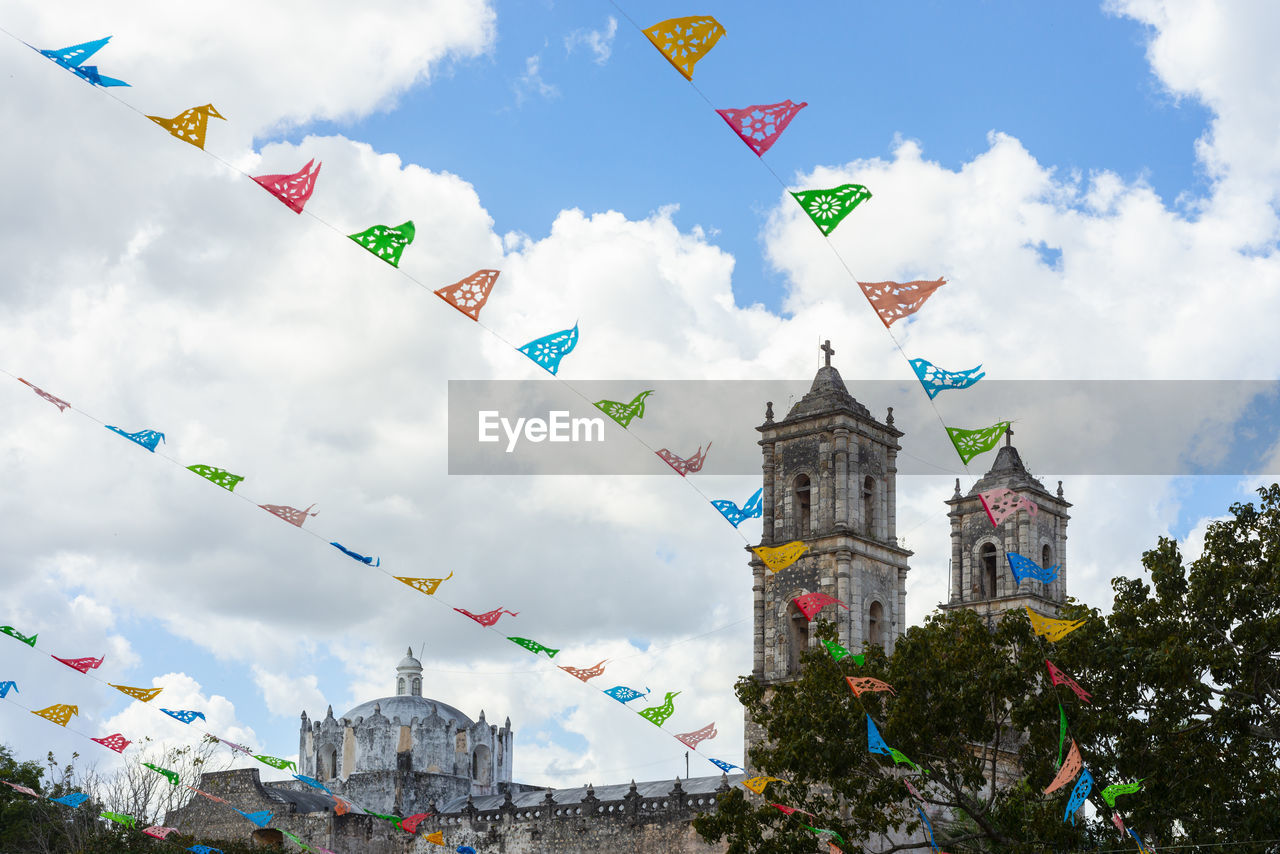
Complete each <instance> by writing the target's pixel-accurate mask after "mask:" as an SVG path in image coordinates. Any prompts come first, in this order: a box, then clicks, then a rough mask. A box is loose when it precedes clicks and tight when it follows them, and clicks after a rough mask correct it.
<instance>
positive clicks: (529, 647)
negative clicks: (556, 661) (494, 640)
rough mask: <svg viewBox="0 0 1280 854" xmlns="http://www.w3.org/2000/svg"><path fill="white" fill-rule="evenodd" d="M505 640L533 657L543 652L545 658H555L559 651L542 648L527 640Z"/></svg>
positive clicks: (546, 647)
mask: <svg viewBox="0 0 1280 854" xmlns="http://www.w3.org/2000/svg"><path fill="white" fill-rule="evenodd" d="M507 640H509V641H511V642H512V643H518V644H520V646H522V647H524V648H525V649H527V650H529V652H531V653H533V654H534V655H537V654H538V653H540V652H545V653H546V654H547V658H555V657H556V653H557V652H559V651H560V650H558V649H552V648H551V647H549V646H543V645H542V644H540V643H538V642H537V641H535V640H529V639H528V638H507Z"/></svg>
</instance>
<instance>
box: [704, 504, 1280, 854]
mask: <svg viewBox="0 0 1280 854" xmlns="http://www.w3.org/2000/svg"><path fill="white" fill-rule="evenodd" d="M1260 495H1261V497H1262V504H1261V507H1260V508H1255V507H1253V506H1252V505H1247V504H1246V505H1241V504H1238V505H1234V506H1232V508H1231V513H1232V516H1233V518H1231V519H1228V520H1226V521H1223V522H1218V523H1215V524H1214V525H1212V526H1211V527H1210V529H1209V532H1208V535H1207V537H1206V540H1205V549H1204V553H1203V555H1202V556H1200V557H1199V558H1198V559H1197V560H1195V561H1193V562H1192V563H1191V564H1190V565H1184V564H1183V561H1182V558H1181V555H1180V554H1179V553H1178V549H1177V546H1176V544H1175V543H1173V542H1172V541H1170V540H1167V539H1161V540H1160V541H1159V542H1158V544H1157V545H1156V547H1155V548H1154V549H1152V550H1151V551H1149V552H1147V553H1146V554H1145V555H1144V557H1143V563H1144V566H1145V567H1146V569H1147V571H1148V572H1149V573H1150V576H1151V584H1150V585H1149V584H1147V583H1145V582H1143V581H1141V580H1133V579H1126V578H1117V579H1115V580H1114V581H1113V582H1112V584H1113V587H1114V589H1115V593H1116V595H1115V602H1114V605H1113V610H1112V613H1111V614H1109V615H1107V616H1105V617H1104V616H1103V615H1102V614H1100V613H1099V612H1098V611H1096V610H1094V609H1090V608H1086V607H1083V606H1081V605H1078V604H1075V603H1071V602H1069V603H1068V604H1067V605H1066V606H1065V607H1064V608H1063V613H1062V615H1061V616H1063V617H1065V618H1069V619H1081V620H1084V624H1083V626H1082V627H1081V628H1079V629H1077V630H1075V631H1074V632H1072V633H1071V634H1069V635H1067V636H1066V637H1065V638H1063V639H1062V640H1060V641H1059V642H1057V643H1053V644H1050V643H1047V642H1046V641H1045V640H1044V639H1043V638H1039V637H1036V636H1035V635H1034V633H1033V632H1032V630H1031V626H1030V623H1029V621H1028V619H1027V617H1026V615H1025V613H1024V612H1013V613H1010V614H1008V615H1007V616H1005V617H1004V618H1003V619H1001V620H999V621H996V622H995V623H994V624H993V625H989V624H988V622H987V621H986V620H985V619H983V618H981V617H979V616H977V615H976V614H974V613H972V612H969V611H965V610H958V611H950V612H945V613H940V614H935V615H933V616H931V617H930V618H929V619H928V620H927V621H926V622H925V624H924V625H922V626H914V627H912V628H910V629H908V630H907V632H906V633H905V634H904V635H903V636H902V637H901V638H900V639H899V640H898V641H897V644H896V648H895V651H894V654H893V656H892V657H886V656H885V655H884V653H883V652H882V651H881V650H880V648H879V647H872V648H871V649H869V650H867V655H866V661H865V664H863V665H857V664H854V663H853V661H852V659H851V658H846V659H844V660H843V661H841V662H836V661H834V660H833V659H832V657H831V656H830V655H828V654H827V652H826V651H825V650H822V649H821V648H818V649H817V650H812V651H810V652H808V653H807V654H806V655H805V657H804V668H803V670H802V673H801V675H800V677H799V678H798V679H796V680H795V681H793V682H789V683H786V684H782V685H779V686H776V687H775V688H773V689H770V690H766V688H765V687H764V686H762V685H760V684H759V683H758V682H756V681H755V680H754V679H752V678H750V677H746V678H743V679H741V680H739V683H738V686H737V692H738V697H739V699H740V700H741V701H742V702H743V704H744V706H746V708H747V710H748V713H749V715H750V716H751V718H752V720H754V721H755V722H757V723H758V724H759V725H760V726H761V727H762V728H763V729H764V731H765V733H766V735H767V739H768V746H765V747H761V748H758V749H756V750H754V751H753V752H752V754H751V757H750V759H751V765H752V768H753V770H754V771H756V772H758V773H760V774H767V775H771V776H776V777H781V778H783V779H784V780H785V781H786V782H775V783H771V784H770V785H769V788H768V789H767V790H766V792H765V797H763V798H760V797H756V796H755V795H752V794H749V793H747V792H746V791H745V790H743V789H742V788H740V787H738V788H735V790H733V791H731V792H729V793H728V794H726V795H724V796H722V797H721V799H720V801H719V805H718V809H717V811H716V812H715V813H711V814H708V815H705V816H702V817H700V818H699V819H697V820H696V821H695V827H696V828H697V830H698V832H699V833H700V834H701V835H702V836H703V837H704V838H706V839H708V840H727V841H728V844H729V851H730V852H733V854H742V853H744V852H806V854H811V852H813V851H814V850H815V834H814V832H813V831H812V830H811V829H806V828H807V827H808V828H825V829H830V830H834V831H835V832H836V833H838V834H839V835H840V837H841V838H843V839H844V840H846V841H847V842H848V848H849V849H850V850H856V849H857V848H858V847H860V846H861V845H863V844H865V845H866V848H867V850H872V851H880V852H889V851H898V850H912V849H927V848H928V847H929V842H928V839H927V836H926V835H925V830H924V825H923V823H922V822H921V820H920V818H919V814H918V813H917V811H916V807H917V805H922V806H924V807H925V809H926V810H927V812H928V813H929V814H930V815H934V814H935V813H937V812H940V813H941V814H942V815H944V816H948V817H949V820H947V821H935V822H934V828H933V829H934V832H935V834H936V837H937V843H938V845H939V846H940V847H941V848H942V849H943V850H958V849H963V850H983V851H993V852H1022V851H1028V852H1029V851H1045V850H1054V849H1058V850H1067V849H1073V850H1079V849H1082V848H1094V847H1103V848H1107V849H1117V850H1134V849H1135V847H1136V846H1135V844H1134V842H1133V840H1132V839H1131V838H1129V837H1128V836H1127V835H1124V836H1121V835H1118V834H1119V831H1118V829H1117V828H1116V827H1114V826H1113V823H1112V819H1111V817H1112V813H1113V810H1112V808H1111V807H1109V806H1108V805H1107V804H1106V803H1105V802H1104V801H1103V798H1102V797H1101V790H1102V789H1103V787H1105V786H1107V785H1109V784H1113V783H1127V782H1132V781H1136V780H1139V779H1141V780H1142V788H1141V789H1140V790H1139V791H1138V792H1136V793H1133V794H1127V795H1122V796H1120V797H1119V799H1118V800H1117V802H1116V807H1115V810H1114V812H1116V813H1118V814H1119V815H1120V816H1121V817H1122V818H1123V821H1124V822H1125V824H1126V826H1128V827H1130V828H1133V829H1134V830H1136V831H1137V832H1138V833H1139V834H1141V836H1142V837H1143V839H1144V841H1145V842H1147V843H1148V844H1155V845H1159V846H1164V845H1175V844H1177V845H1187V844H1193V845H1194V844H1209V843H1223V842H1231V843H1236V844H1237V846H1238V847H1234V848H1233V850H1242V851H1248V850H1258V851H1262V850H1268V849H1267V847H1266V844H1265V843H1263V842H1262V841H1261V840H1274V839H1276V838H1277V837H1280V819H1277V818H1276V816H1277V815H1280V803H1278V800H1280V796H1278V795H1277V791H1278V789H1280V716H1278V714H1277V709H1278V704H1280V672H1278V669H1280V571H1278V570H1280V566H1278V565H1277V562H1280V486H1272V487H1270V488H1269V489H1265V490H1260ZM818 634H819V636H820V637H825V638H827V639H831V638H832V637H833V629H832V627H831V626H830V625H827V624H820V625H819V627H818ZM1045 659H1049V660H1052V661H1053V663H1054V664H1055V665H1057V666H1058V667H1059V668H1060V669H1061V670H1063V671H1065V672H1066V673H1067V674H1069V675H1070V676H1072V677H1073V678H1074V679H1075V680H1076V681H1077V682H1078V683H1079V684H1080V685H1081V686H1082V687H1083V689H1084V690H1086V691H1088V692H1089V693H1090V694H1091V695H1092V696H1091V698H1090V699H1091V702H1086V701H1084V700H1083V699H1081V698H1079V697H1077V696H1076V695H1075V694H1074V693H1073V692H1071V691H1070V690H1069V689H1068V688H1067V687H1066V686H1053V685H1052V684H1051V682H1050V679H1049V674H1048V670H1047V668H1046V666H1045ZM849 676H853V677H858V676H871V677H875V678H878V679H881V680H883V681H884V682H887V683H888V684H889V685H891V686H893V688H894V689H895V692H896V693H895V694H890V693H888V692H864V693H863V694H862V695H861V696H860V697H858V696H855V695H854V694H853V693H852V692H851V691H850V690H849V688H848V687H847V686H846V684H845V681H844V677H849ZM1060 709H1061V712H1060ZM1060 714H1061V715H1064V716H1065V718H1066V720H1067V721H1068V723H1069V731H1068V735H1067V744H1070V742H1071V741H1072V740H1074V741H1075V742H1076V743H1077V744H1078V747H1079V751H1080V754H1081V756H1082V758H1083V760H1084V765H1085V767H1086V768H1087V769H1089V771H1090V773H1091V774H1092V776H1093V777H1094V779H1095V781H1096V785H1095V788H1094V790H1093V792H1092V793H1091V796H1090V803H1091V804H1092V808H1091V809H1090V808H1086V809H1085V810H1084V811H1083V812H1082V813H1080V814H1079V815H1077V816H1076V817H1075V821H1074V823H1072V822H1071V821H1068V820H1065V819H1066V818H1067V816H1066V805H1067V803H1068V800H1069V797H1070V789H1071V786H1070V785H1068V786H1066V787H1063V788H1061V789H1059V790H1058V791H1056V792H1053V793H1051V794H1048V795H1046V794H1044V792H1043V790H1044V788H1045V787H1046V786H1047V785H1048V784H1049V782H1050V781H1051V780H1052V779H1053V777H1054V775H1055V773H1056V771H1057V768H1058V765H1059V756H1060V750H1061V748H1060V742H1059V732H1060V730H1059V720H1060ZM868 715H870V717H871V718H872V719H873V720H874V722H875V724H876V726H877V728H878V729H879V731H880V733H881V734H882V736H883V737H884V740H885V741H886V742H887V743H888V744H889V745H891V746H892V747H894V748H896V749H897V750H899V751H901V752H902V753H903V754H905V755H906V756H907V757H909V758H910V759H912V760H913V761H914V762H915V763H917V764H918V765H919V766H920V767H921V769H922V770H919V771H917V770H914V769H913V768H911V767H910V766H908V765H906V764H905V763H898V764H895V763H894V762H893V760H892V759H891V758H890V757H887V756H881V755H877V754H873V753H870V752H869V751H868V749H867V748H868V743H867V723H866V722H867V716H868ZM904 781H909V782H911V784H912V785H913V786H914V788H915V789H916V791H917V792H919V793H920V794H921V795H922V796H923V798H924V799H925V801H926V802H927V803H925V804H920V803H919V802H918V801H916V800H915V799H914V798H913V797H912V796H911V795H910V794H909V793H908V791H907V787H906V785H905V782H904ZM775 802H776V803H781V804H783V805H786V806H790V807H797V808H800V809H803V810H806V811H808V812H810V813H812V814H813V815H812V816H804V815H801V814H799V813H797V814H793V815H791V816H787V815H784V814H783V813H782V812H781V811H779V810H777V809H775V808H774V807H772V806H770V804H771V803H775ZM801 819H802V820H801ZM1251 841H1254V842H1255V845H1254V846H1253V847H1250V846H1249V845H1248V844H1245V845H1239V843H1249V842H1251ZM1274 845H1275V843H1274V842H1272V843H1271V846H1272V848H1270V849H1269V850H1275V849H1274Z"/></svg>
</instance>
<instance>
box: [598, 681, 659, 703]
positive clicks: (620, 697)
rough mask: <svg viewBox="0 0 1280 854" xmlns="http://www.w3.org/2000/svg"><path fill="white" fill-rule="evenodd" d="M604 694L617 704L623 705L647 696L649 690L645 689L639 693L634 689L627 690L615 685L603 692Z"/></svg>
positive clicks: (624, 687) (625, 687) (623, 686)
mask: <svg viewBox="0 0 1280 854" xmlns="http://www.w3.org/2000/svg"><path fill="white" fill-rule="evenodd" d="M604 693H606V694H608V695H609V696H610V697H612V698H613V699H615V700H617V701H618V702H619V703H622V704H624V705H625V704H626V703H630V702H631V701H632V700H634V699H636V698H637V697H647V696H649V689H648V688H645V689H644V692H643V693H641V692H640V691H637V690H636V689H635V688H628V687H627V686H625V685H615V686H614V687H612V688H610V689H609V690H608V691H605V692H604Z"/></svg>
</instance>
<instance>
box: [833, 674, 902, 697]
mask: <svg viewBox="0 0 1280 854" xmlns="http://www.w3.org/2000/svg"><path fill="white" fill-rule="evenodd" d="M844 681H846V682H848V683H849V687H850V688H851V689H852V690H853V693H854V694H856V695H857V696H859V697H861V696H862V692H863V691H888V692H889V693H890V694H893V695H894V696H897V693H898V692H897V691H894V690H893V686H892V685H890V684H889V683H888V682H881V681H880V680H879V679H872V678H871V677H870V676H859V677H857V678H856V679H855V678H854V677H852V676H846V677H844Z"/></svg>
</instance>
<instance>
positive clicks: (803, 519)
mask: <svg viewBox="0 0 1280 854" xmlns="http://www.w3.org/2000/svg"><path fill="white" fill-rule="evenodd" d="M809 493H810V488H809V475H807V474H802V475H800V476H799V477H797V478H796V483H795V502H796V527H797V528H798V532H797V533H798V536H801V537H807V536H809V520H810V514H809V509H810V507H811V506H812V505H811V503H810V498H809Z"/></svg>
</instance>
